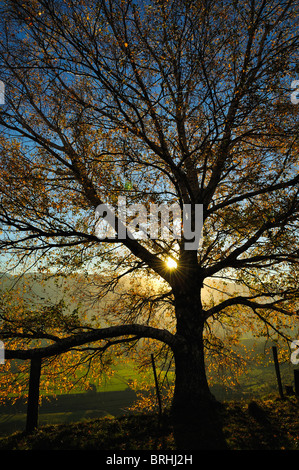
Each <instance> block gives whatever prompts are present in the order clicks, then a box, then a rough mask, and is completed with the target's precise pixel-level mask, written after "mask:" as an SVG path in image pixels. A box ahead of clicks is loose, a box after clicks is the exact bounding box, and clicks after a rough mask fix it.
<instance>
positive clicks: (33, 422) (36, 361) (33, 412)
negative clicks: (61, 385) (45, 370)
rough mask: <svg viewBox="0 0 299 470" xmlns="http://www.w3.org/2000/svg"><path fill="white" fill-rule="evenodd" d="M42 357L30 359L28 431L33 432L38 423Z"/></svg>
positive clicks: (28, 432)
mask: <svg viewBox="0 0 299 470" xmlns="http://www.w3.org/2000/svg"><path fill="white" fill-rule="evenodd" d="M41 363H42V360H41V358H40V357H35V358H32V359H31V361H30V377H29V392H28V403H27V421H26V433H27V434H31V433H32V432H33V431H34V429H36V428H37V424H38V403H39V382H40V373H41Z"/></svg>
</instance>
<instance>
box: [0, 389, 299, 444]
mask: <svg viewBox="0 0 299 470" xmlns="http://www.w3.org/2000/svg"><path fill="white" fill-rule="evenodd" d="M298 411H299V399H298V397H287V398H285V399H283V400H281V399H277V398H276V399H273V398H268V399H264V400H257V401H251V402H247V403H245V402H240V401H239V402H227V403H224V404H223V406H222V409H221V418H222V423H223V434H224V438H225V441H226V444H227V448H228V450H299V413H298ZM0 450H114V451H117V450H118V451H123V450H158V451H163V450H174V451H175V450H180V449H177V448H176V443H175V440H174V432H173V427H172V425H171V422H170V420H169V419H168V417H167V416H164V417H163V419H162V420H158V417H157V416H156V415H154V414H139V415H130V416H126V417H120V418H100V419H93V420H88V421H85V422H78V423H74V424H67V425H55V426H44V427H41V428H40V429H38V430H37V431H35V432H34V434H32V435H31V436H26V435H25V434H24V433H20V432H18V433H14V434H12V435H11V436H8V437H5V438H1V439H0ZM194 450H196V449H194Z"/></svg>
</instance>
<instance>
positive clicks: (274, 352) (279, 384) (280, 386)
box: [272, 346, 283, 398]
mask: <svg viewBox="0 0 299 470" xmlns="http://www.w3.org/2000/svg"><path fill="white" fill-rule="evenodd" d="M272 352H273V359H274V364H275V371H276V377H277V383H278V390H279V395H280V398H283V389H282V383H281V376H280V370H279V363H278V357H277V347H276V346H272Z"/></svg>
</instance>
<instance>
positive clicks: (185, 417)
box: [172, 291, 225, 449]
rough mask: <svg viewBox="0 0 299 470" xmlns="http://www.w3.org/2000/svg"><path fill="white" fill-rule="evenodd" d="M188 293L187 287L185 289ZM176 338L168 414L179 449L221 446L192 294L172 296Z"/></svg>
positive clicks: (201, 318)
mask: <svg viewBox="0 0 299 470" xmlns="http://www.w3.org/2000/svg"><path fill="white" fill-rule="evenodd" d="M189 293H190V291H189ZM176 314H177V338H178V339H179V340H180V341H179V344H178V346H177V347H176V348H175V350H174V359H175V373H176V379H175V391H174V397H173V403H172V416H173V419H174V425H175V438H176V443H177V446H178V448H182V449H223V448H225V442H224V438H223V435H222V429H221V428H222V426H221V422H220V409H221V407H220V403H218V402H217V401H216V399H215V398H214V396H213V395H212V393H211V392H210V389H209V385H208V381H207V376H206V370H205V361H204V341H203V330H204V323H205V319H204V315H203V311H202V308H201V302H200V300H198V298H196V294H195V291H193V295H183V296H179V298H176Z"/></svg>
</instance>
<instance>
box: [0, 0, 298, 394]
mask: <svg viewBox="0 0 299 470" xmlns="http://www.w3.org/2000/svg"><path fill="white" fill-rule="evenodd" d="M297 17H298V4H297V2H296V1H292V0H288V1H276V0H275V1H268V0H257V1H253V0H246V1H243V2H238V1H221V2H219V1H214V0H206V1H202V0H192V1H185V0H169V1H160V0H153V1H150V2H146V1H133V0H116V1H110V0H102V1H96V2H90V1H89V0H80V1H79V2H74V1H72V0H65V1H64V0H57V1H52V0H28V1H25V2H24V1H23V0H22V1H19V0H16V1H13V2H12V1H6V2H3V3H2V5H1V40H0V63H1V68H0V79H1V80H2V81H3V82H4V83H5V105H2V106H1V109H0V126H1V136H0V158H1V162H0V165H1V176H0V198H1V200H0V222H1V225H2V230H3V233H2V236H1V240H0V246H1V250H2V253H4V254H5V257H8V258H9V257H10V256H11V258H9V260H11V262H13V261H15V260H17V261H16V262H18V263H20V266H22V268H23V269H24V266H23V264H22V263H25V262H26V263H29V266H31V268H32V267H33V266H39V267H40V266H42V267H44V268H45V269H47V270H48V271H51V272H62V271H64V272H65V273H68V272H74V271H76V270H79V271H80V270H81V271H84V270H86V271H89V272H95V273H97V274H101V276H99V277H98V296H100V297H101V298H103V297H104V295H106V294H107V292H109V291H111V290H113V289H116V286H117V285H119V284H118V282H119V280H121V279H122V278H124V277H125V276H128V275H129V276H134V275H135V276H136V279H137V280H138V276H139V279H141V278H142V277H143V276H149V277H150V278H151V279H152V278H154V277H158V278H159V279H160V280H161V283H160V285H159V286H160V287H159V289H160V290H159V289H158V292H156V291H155V292H154V293H151V294H150V295H149V294H148V293H145V295H144V297H142V296H138V294H137V293H136V292H135V293H134V292H133V293H132V295H131V296H130V297H129V296H128V297H126V295H127V294H128V292H127V291H126V290H124V291H123V299H124V302H123V303H122V304H121V303H119V309H117V308H116V307H115V315H114V317H113V321H112V324H110V325H109V326H105V327H101V325H100V324H99V323H98V324H95V325H94V326H92V325H91V324H85V325H84V324H76V325H72V324H71V323H70V326H68V328H66V329H63V328H62V329H61V331H60V333H59V335H58V336H55V335H52V333H51V329H48V330H47V331H45V329H47V328H46V326H45V325H44V328H41V327H40V325H41V324H42V322H43V318H44V317H43V316H41V317H40V322H38V323H37V325H39V327H38V328H35V327H34V326H33V325H32V324H31V325H30V332H29V329H28V331H24V325H23V326H21V325H20V322H17V321H16V319H15V318H10V317H9V315H8V313H3V314H1V318H2V323H1V337H2V338H3V339H4V340H7V341H9V340H11V341H13V340H15V339H16V338H18V336H19V337H20V336H21V333H22V334H23V335H24V336H26V335H27V339H29V340H32V339H48V341H49V342H50V344H47V345H45V346H43V347H42V348H40V347H38V348H34V347H33V348H32V347H28V348H26V350H23V349H22V348H18V347H17V349H16V350H13V348H11V349H10V350H9V351H8V352H7V354H8V356H7V357H18V358H30V357H33V356H34V355H42V356H44V357H46V356H47V355H51V354H56V353H61V352H64V351H67V350H69V349H70V348H77V347H79V346H80V345H83V344H86V343H89V342H95V341H98V340H106V343H105V344H106V346H107V347H108V345H109V346H110V345H112V344H113V343H117V342H118V341H120V340H126V339H127V340H129V341H131V340H134V341H135V340H137V339H139V338H142V337H147V338H152V339H155V340H158V341H159V342H161V343H162V344H164V343H165V344H166V345H167V346H169V347H170V348H171V349H172V350H173V351H174V352H175V354H174V355H175V358H176V375H177V379H176V388H177V390H181V389H180V386H179V383H184V387H185V393H187V392H186V386H185V385H186V383H185V382H184V379H186V376H185V375H184V374H187V369H188V368H187V369H186V367H185V371H184V374H183V369H184V367H182V365H183V363H184V364H185V365H186V362H184V361H186V357H189V358H191V357H194V362H193V361H191V362H190V368H191V367H193V376H197V375H198V376H201V377H202V352H198V351H197V352H198V354H197V353H195V352H194V351H195V349H196V348H197V347H198V346H197V344H198V343H201V342H202V332H203V329H204V328H205V326H206V325H209V324H211V321H213V322H217V321H219V322H222V323H223V324H225V323H226V324H227V325H228V326H229V324H230V322H231V324H232V325H234V322H235V320H236V318H237V314H238V312H239V311H240V310H241V309H243V311H244V312H246V313H247V314H248V319H250V321H251V314H252V313H254V314H255V315H256V317H257V318H259V319H260V320H262V321H263V325H264V326H265V331H266V330H268V332H269V331H272V332H275V333H276V332H277V330H278V329H279V325H280V323H281V322H282V321H283V318H286V319H292V320H293V319H294V318H295V319H296V318H297V317H296V316H297V311H298V292H299V290H298V283H299V271H298V254H299V252H298V182H299V175H298V143H299V142H298V108H297V107H296V105H295V104H294V103H293V102H292V100H291V93H293V91H294V90H293V89H292V87H291V83H292V82H293V80H295V79H296V78H297V76H296V74H297V73H298V72H297V70H298V65H297V64H298V42H299V37H298V29H297V26H296V21H297ZM121 196H123V197H126V201H127V203H128V204H140V203H141V204H143V205H144V206H145V207H146V208H149V207H150V204H153V203H155V204H161V203H166V204H168V205H171V204H173V203H177V204H179V207H181V208H183V206H184V205H188V204H189V205H190V207H191V213H190V214H191V224H193V225H192V226H193V228H194V226H195V225H194V224H195V218H194V217H195V208H196V207H197V205H201V207H202V210H203V229H202V234H201V237H200V241H199V246H198V247H197V248H196V249H191V250H190V249H186V246H185V242H186V238H185V235H186V234H185V233H184V231H183V232H182V237H181V238H180V239H179V240H178V239H167V240H165V239H164V238H163V237H162V236H159V237H158V238H156V239H150V238H148V239H137V238H130V237H126V238H125V239H122V240H117V242H113V240H106V241H105V240H100V239H99V237H98V236H97V234H96V226H97V222H98V220H97V218H96V208H97V207H98V206H99V205H101V204H103V203H106V204H111V205H116V204H117V201H118V198H119V197H121ZM168 256H170V257H172V258H173V259H174V260H175V261H176V263H177V267H176V268H175V269H169V267H167V265H166V264H165V261H166V259H167V257H168ZM26 266H28V264H27V265H26ZM217 279H219V280H221V281H231V282H234V283H235V284H236V285H238V286H239V287H240V288H239V289H237V290H236V291H235V292H233V293H232V292H231V291H229V290H227V292H226V295H224V296H223V297H222V298H221V299H220V300H219V301H218V302H214V303H213V304H211V303H210V304H209V303H205V301H204V299H203V298H202V291H203V287H204V286H207V285H212V284H211V283H212V282H214V281H215V280H217ZM229 285H230V284H229ZM222 286H223V285H222ZM224 289H225V287H224ZM165 309H166V310H167V311H169V312H172V313H171V314H170V315H172V316H171V318H172V320H171V321H170V322H169V323H168V324H167V325H165V324H164V318H165V313H164V312H165ZM49 318H50V317H49ZM225 318H226V320H225ZM209 322H210V323H209ZM14 324H16V325H17V327H16V328H12V326H11V325H14ZM21 329H22V332H21ZM206 331H208V330H206ZM31 344H33V343H31ZM207 344H208V341H207V342H206V345H207ZM106 346H105V348H106ZM183 356H184V359H183ZM195 357H196V358H197V359H196V360H195ZM198 358H200V359H198ZM197 360H199V362H200V363H201V365H198V369H197V366H195V363H196V364H197V362H196V361H197ZM191 364H192V366H191ZM190 373H191V372H190ZM192 380H193V379H192ZM201 383H202V384H203V383H204V379H202V382H201ZM193 385H194V384H193ZM194 386H195V385H194ZM190 387H191V385H190ZM203 387H204V385H203ZM199 388H200V387H199ZM182 389H183V387H182ZM196 393H198V392H196ZM178 394H179V392H178ZM178 396H179V395H178ZM177 403H178V401H177Z"/></svg>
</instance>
